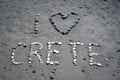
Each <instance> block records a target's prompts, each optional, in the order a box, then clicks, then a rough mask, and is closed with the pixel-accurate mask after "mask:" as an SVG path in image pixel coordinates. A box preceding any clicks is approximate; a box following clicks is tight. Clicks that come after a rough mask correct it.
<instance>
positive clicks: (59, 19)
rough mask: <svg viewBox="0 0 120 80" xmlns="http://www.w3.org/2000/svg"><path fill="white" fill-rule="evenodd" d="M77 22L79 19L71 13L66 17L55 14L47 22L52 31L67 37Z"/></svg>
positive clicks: (75, 14)
mask: <svg viewBox="0 0 120 80" xmlns="http://www.w3.org/2000/svg"><path fill="white" fill-rule="evenodd" d="M69 18H70V19H69ZM79 20H80V18H79V17H78V14H77V13H75V12H71V13H70V14H68V15H66V16H65V15H63V14H62V13H56V14H54V15H51V16H50V18H49V21H50V23H51V24H52V25H53V27H54V29H55V30H56V31H57V32H59V33H61V34H62V35H67V34H68V33H69V32H70V31H71V30H72V29H73V28H74V27H76V25H77V24H78V22H79ZM66 21H67V22H66ZM70 24H71V25H70ZM61 25H62V26H61Z"/></svg>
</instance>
